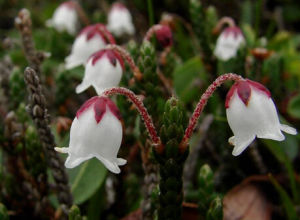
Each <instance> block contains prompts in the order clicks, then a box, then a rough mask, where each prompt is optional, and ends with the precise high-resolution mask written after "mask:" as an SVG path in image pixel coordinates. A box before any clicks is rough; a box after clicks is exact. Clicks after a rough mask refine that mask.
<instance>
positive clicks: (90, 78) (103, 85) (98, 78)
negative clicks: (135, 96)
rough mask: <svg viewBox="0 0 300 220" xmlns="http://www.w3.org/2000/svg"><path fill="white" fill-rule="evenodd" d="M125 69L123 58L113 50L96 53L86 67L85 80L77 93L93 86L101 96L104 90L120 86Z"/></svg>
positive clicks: (77, 89)
mask: <svg viewBox="0 0 300 220" xmlns="http://www.w3.org/2000/svg"><path fill="white" fill-rule="evenodd" d="M123 68H124V63H123V60H122V58H121V57H120V56H119V54H117V53H116V52H114V51H113V50H110V49H104V50H100V51H98V52H96V53H94V54H93V55H92V56H91V57H90V58H89V60H88V62H87V64H86V66H85V72H84V78H83V80H82V83H81V84H79V85H78V86H77V87H76V93H81V92H83V91H84V90H86V89H87V88H88V87H90V86H93V87H94V88H95V90H96V92H97V94H98V95H100V94H101V93H102V92H103V90H105V89H108V88H111V87H115V86H118V85H119V83H120V80H121V78H122V73H123Z"/></svg>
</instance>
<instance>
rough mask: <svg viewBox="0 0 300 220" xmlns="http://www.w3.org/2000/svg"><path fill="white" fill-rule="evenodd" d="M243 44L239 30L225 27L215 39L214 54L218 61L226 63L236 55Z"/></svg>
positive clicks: (243, 40) (242, 37)
mask: <svg viewBox="0 0 300 220" xmlns="http://www.w3.org/2000/svg"><path fill="white" fill-rule="evenodd" d="M245 42H246V41H245V38H244V36H243V33H242V31H241V29H240V28H238V27H227V28H226V29H225V30H224V31H223V32H222V33H221V35H220V36H219V37H218V39H217V43H216V48H215V50H214V54H215V56H216V57H217V58H218V59H220V60H223V61H227V60H229V59H231V58H233V57H235V56H236V55H237V51H238V49H239V48H240V47H241V46H242V45H243V44H245Z"/></svg>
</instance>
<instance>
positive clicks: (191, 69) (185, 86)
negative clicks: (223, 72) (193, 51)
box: [173, 57, 207, 103]
mask: <svg viewBox="0 0 300 220" xmlns="http://www.w3.org/2000/svg"><path fill="white" fill-rule="evenodd" d="M173 77H174V88H175V92H176V94H177V96H178V97H179V99H180V100H182V101H183V102H184V103H187V102H190V101H192V100H195V99H197V98H199V97H200V95H201V93H200V87H201V85H203V83H205V82H207V75H206V73H205V69H204V65H203V63H202V61H201V59H200V57H193V58H191V59H189V60H188V61H186V62H185V63H183V64H182V65H181V66H179V67H177V68H176V69H175V71H174V76H173Z"/></svg>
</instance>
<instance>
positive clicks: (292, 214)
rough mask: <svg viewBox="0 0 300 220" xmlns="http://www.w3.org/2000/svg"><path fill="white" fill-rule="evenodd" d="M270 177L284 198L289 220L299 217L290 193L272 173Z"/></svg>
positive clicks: (282, 198) (283, 201)
mask: <svg viewBox="0 0 300 220" xmlns="http://www.w3.org/2000/svg"><path fill="white" fill-rule="evenodd" d="M269 178H270V180H271V182H272V184H273V185H274V187H275V188H276V190H277V192H278V193H279V196H280V198H281V200H282V203H283V207H284V209H285V211H286V214H287V217H288V219H289V220H296V219H298V217H297V213H296V210H295V208H294V204H293V202H292V200H291V198H290V197H289V195H288V194H287V192H286V191H285V190H284V189H283V188H282V186H280V184H279V183H278V182H277V181H276V180H275V178H274V177H273V176H272V175H271V174H269Z"/></svg>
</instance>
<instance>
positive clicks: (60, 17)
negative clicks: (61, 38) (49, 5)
mask: <svg viewBox="0 0 300 220" xmlns="http://www.w3.org/2000/svg"><path fill="white" fill-rule="evenodd" d="M78 23H79V22H78V14H77V11H76V5H75V3H74V2H73V1H67V2H64V3H62V4H61V5H60V6H58V7H57V8H56V10H55V11H54V14H53V16H52V18H51V19H49V20H47V21H46V25H47V26H48V27H53V28H55V29H56V30H57V31H59V32H63V31H67V32H68V33H69V34H71V35H74V34H75V33H76V31H77V28H78Z"/></svg>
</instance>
